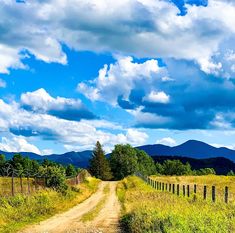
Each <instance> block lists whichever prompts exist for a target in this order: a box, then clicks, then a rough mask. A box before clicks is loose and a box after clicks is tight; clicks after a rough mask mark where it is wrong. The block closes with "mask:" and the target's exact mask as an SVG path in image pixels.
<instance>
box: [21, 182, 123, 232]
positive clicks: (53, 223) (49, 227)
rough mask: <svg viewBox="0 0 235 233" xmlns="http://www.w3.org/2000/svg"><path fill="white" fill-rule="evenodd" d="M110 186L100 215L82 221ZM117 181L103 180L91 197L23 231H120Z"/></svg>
mask: <svg viewBox="0 0 235 233" xmlns="http://www.w3.org/2000/svg"><path fill="white" fill-rule="evenodd" d="M106 185H109V186H110V192H109V194H108V197H107V198H106V202H105V205H104V207H103V209H102V210H101V211H100V213H99V214H98V216H97V217H96V218H95V219H94V220H93V221H91V222H88V223H82V222H81V221H80V219H81V217H82V216H83V215H84V214H85V213H87V212H89V211H90V210H92V209H93V208H94V207H95V206H96V205H97V204H98V203H99V201H100V200H101V199H102V198H103V197H104V195H105V194H104V192H103V190H104V187H105V186H106ZM116 186H117V182H102V183H101V184H100V186H99V189H98V191H97V192H96V193H94V194H93V195H92V196H91V197H90V198H88V199H87V200H85V201H84V202H82V203H81V204H79V205H77V206H75V207H73V208H72V209H70V210H69V211H67V212H65V213H62V214H57V215H55V216H53V217H51V218H49V219H48V220H45V221H43V222H41V223H39V224H37V225H33V226H31V227H29V228H27V229H25V230H24V231H21V233H93V232H94V233H95V232H99V233H114V232H115V233H116V232H119V227H118V222H119V213H120V204H119V201H118V198H117V196H116Z"/></svg>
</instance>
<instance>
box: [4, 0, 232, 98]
mask: <svg viewBox="0 0 235 233" xmlns="http://www.w3.org/2000/svg"><path fill="white" fill-rule="evenodd" d="M183 2H184V6H183V7H184V9H185V14H181V11H180V9H179V8H178V7H177V6H176V5H175V4H174V3H173V2H172V1H168V0H123V1H118V2H115V3H114V2H110V1H109V0H102V1H93V0H88V1H83V0H69V1H65V0H50V1H39V0H33V1H25V3H17V1H14V0H9V1H3V2H2V5H1V9H0V15H1V19H0V31H1V33H0V34H1V36H0V51H4V54H5V56H4V62H1V65H0V72H4V73H7V72H9V68H24V67H25V66H24V64H23V62H22V56H23V57H24V56H31V55H33V56H35V57H36V59H40V60H42V61H44V62H58V63H61V64H66V63H67V58H66V54H65V52H63V49H62V44H65V45H67V46H68V47H70V48H72V49H75V50H91V51H97V52H103V51H108V52H112V53H122V54H129V55H132V56H135V57H161V58H176V59H187V60H193V61H195V62H196V63H197V64H198V65H199V66H200V68H201V70H203V71H204V72H206V73H211V74H215V75H219V74H221V72H222V71H223V74H225V73H228V71H226V70H224V67H225V68H226V66H227V63H226V61H225V60H224V58H223V56H220V54H223V53H225V51H226V50H227V49H228V48H229V46H230V45H231V43H229V39H230V40H231V39H233V38H234V34H235V30H234V24H235V5H234V3H233V1H224V0H209V1H208V3H207V4H205V2H204V1H202V2H201V4H193V3H194V1H183ZM55 6H56V7H55ZM221 45H223V46H221ZM0 54H3V53H2V52H0ZM216 57H220V61H217V58H216ZM1 61H2V59H1ZM93 94H94V93H93ZM94 97H95V96H94Z"/></svg>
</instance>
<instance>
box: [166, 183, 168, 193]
mask: <svg viewBox="0 0 235 233" xmlns="http://www.w3.org/2000/svg"><path fill="white" fill-rule="evenodd" d="M167 186H168V185H167V183H166V191H167V188H168V187H167Z"/></svg>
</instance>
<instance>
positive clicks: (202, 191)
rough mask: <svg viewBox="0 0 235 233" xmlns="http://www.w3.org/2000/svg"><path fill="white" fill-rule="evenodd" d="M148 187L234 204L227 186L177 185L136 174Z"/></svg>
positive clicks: (179, 194)
mask: <svg viewBox="0 0 235 233" xmlns="http://www.w3.org/2000/svg"><path fill="white" fill-rule="evenodd" d="M136 175H137V176H138V177H140V178H141V179H142V180H144V181H145V182H146V183H147V184H148V185H150V186H152V187H153V188H154V189H156V190H159V191H162V192H169V193H172V194H175V195H177V196H182V197H188V198H190V197H191V198H193V199H202V200H207V201H211V202H218V201H220V202H225V203H231V204H235V196H234V195H233V193H231V192H230V189H229V187H228V186H224V187H223V188H221V187H216V186H215V185H212V186H210V185H203V184H192V183H188V184H179V183H172V182H167V181H158V180H157V179H153V178H151V177H148V176H144V175H142V174H140V173H137V174H136Z"/></svg>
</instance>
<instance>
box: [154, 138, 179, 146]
mask: <svg viewBox="0 0 235 233" xmlns="http://www.w3.org/2000/svg"><path fill="white" fill-rule="evenodd" d="M156 144H163V145H166V146H175V145H176V141H175V140H174V139H173V138H170V137H166V138H162V139H159V140H157V141H156Z"/></svg>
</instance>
